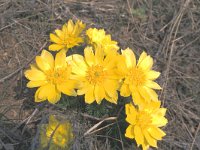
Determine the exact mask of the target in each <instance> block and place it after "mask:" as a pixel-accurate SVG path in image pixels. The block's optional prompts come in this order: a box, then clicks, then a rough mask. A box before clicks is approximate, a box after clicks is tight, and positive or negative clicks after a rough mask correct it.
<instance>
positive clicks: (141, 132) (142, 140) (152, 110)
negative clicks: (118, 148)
mask: <svg viewBox="0 0 200 150" xmlns="http://www.w3.org/2000/svg"><path fill="white" fill-rule="evenodd" d="M165 113H166V109H165V108H160V102H159V101H157V102H153V101H152V102H150V103H148V104H146V105H144V106H143V107H139V108H138V109H136V108H135V107H134V106H133V105H132V104H126V115H127V117H126V121H127V122H128V123H129V124H130V125H129V126H128V128H127V129H126V133H125V136H126V137H128V138H130V139H135V140H136V142H137V145H138V146H139V145H142V148H143V150H147V149H148V148H149V146H153V147H157V140H161V139H162V137H163V136H165V135H166V134H165V132H163V131H162V130H161V129H160V127H163V126H165V125H166V124H167V119H166V118H165V117H164V116H165Z"/></svg>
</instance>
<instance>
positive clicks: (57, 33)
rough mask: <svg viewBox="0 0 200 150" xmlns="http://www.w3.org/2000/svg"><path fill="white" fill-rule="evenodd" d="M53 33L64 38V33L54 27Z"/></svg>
mask: <svg viewBox="0 0 200 150" xmlns="http://www.w3.org/2000/svg"><path fill="white" fill-rule="evenodd" d="M55 33H56V35H57V36H58V37H59V38H60V39H64V34H63V32H62V31H61V30H58V29H56V30H55Z"/></svg>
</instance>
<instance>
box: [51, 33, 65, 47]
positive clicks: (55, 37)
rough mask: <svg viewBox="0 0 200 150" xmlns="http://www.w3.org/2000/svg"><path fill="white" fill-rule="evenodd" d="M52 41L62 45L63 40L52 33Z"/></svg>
mask: <svg viewBox="0 0 200 150" xmlns="http://www.w3.org/2000/svg"><path fill="white" fill-rule="evenodd" d="M50 40H51V41H52V42H54V43H56V44H62V40H61V39H60V38H59V37H57V36H56V35H55V34H52V33H50Z"/></svg>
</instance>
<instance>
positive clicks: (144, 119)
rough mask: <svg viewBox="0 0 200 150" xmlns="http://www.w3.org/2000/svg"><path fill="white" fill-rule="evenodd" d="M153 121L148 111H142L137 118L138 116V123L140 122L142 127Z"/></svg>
mask: <svg viewBox="0 0 200 150" xmlns="http://www.w3.org/2000/svg"><path fill="white" fill-rule="evenodd" d="M151 123H152V117H151V116H150V114H149V113H148V112H146V111H141V112H140V113H139V114H138V116H137V118H136V124H138V125H139V126H140V127H141V128H145V127H147V126H149V125H151Z"/></svg>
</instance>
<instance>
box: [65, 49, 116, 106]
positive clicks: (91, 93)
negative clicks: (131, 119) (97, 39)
mask: <svg viewBox="0 0 200 150" xmlns="http://www.w3.org/2000/svg"><path fill="white" fill-rule="evenodd" d="M84 56H85V57H83V56H81V55H78V54H76V55H72V56H71V57H68V58H67V59H68V61H70V60H72V72H73V73H74V74H75V75H74V79H76V80H78V81H79V87H78V91H77V94H78V95H84V94H85V102H86V103H89V104H90V103H93V102H94V101H95V100H96V102H97V103H98V104H100V103H101V101H102V100H103V99H104V98H105V99H106V100H108V101H109V102H111V103H117V99H118V94H117V89H118V86H119V82H118V81H119V77H118V75H117V74H116V60H117V56H118V55H117V54H116V53H115V54H112V53H110V54H109V55H107V56H106V57H104V53H103V50H102V49H100V48H99V49H96V51H95V54H94V52H93V50H92V48H91V47H86V48H85V50H84Z"/></svg>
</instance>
